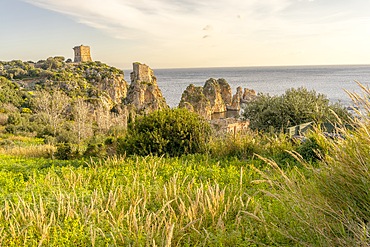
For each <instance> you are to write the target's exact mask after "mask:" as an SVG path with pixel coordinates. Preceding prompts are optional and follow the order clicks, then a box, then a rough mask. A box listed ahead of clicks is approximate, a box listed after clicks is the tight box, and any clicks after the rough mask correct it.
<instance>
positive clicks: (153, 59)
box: [0, 0, 370, 68]
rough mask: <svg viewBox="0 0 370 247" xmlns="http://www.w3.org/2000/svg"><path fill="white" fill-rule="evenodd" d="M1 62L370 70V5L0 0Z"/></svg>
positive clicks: (345, 0) (354, 0)
mask: <svg viewBox="0 0 370 247" xmlns="http://www.w3.org/2000/svg"><path fill="white" fill-rule="evenodd" d="M0 6H1V12H2V13H1V15H0V23H1V27H2V28H1V36H0V37H1V38H0V47H1V48H0V60H2V61H8V60H12V59H21V60H32V61H38V60H40V59H45V58H47V57H50V56H57V55H61V56H64V57H66V58H73V50H72V48H73V47H74V46H76V45H80V44H85V45H89V46H90V47H91V53H92V57H93V59H94V60H99V61H102V62H105V63H108V64H110V65H113V66H116V67H119V68H129V67H131V64H132V62H135V61H140V62H143V63H146V64H148V65H150V66H151V67H153V68H172V67H177V68H178V67H226V66H273V65H316V64H317V65H321V64H370V1H368V0H351V1H349V0H228V1H225V0H104V1H103V0H0Z"/></svg>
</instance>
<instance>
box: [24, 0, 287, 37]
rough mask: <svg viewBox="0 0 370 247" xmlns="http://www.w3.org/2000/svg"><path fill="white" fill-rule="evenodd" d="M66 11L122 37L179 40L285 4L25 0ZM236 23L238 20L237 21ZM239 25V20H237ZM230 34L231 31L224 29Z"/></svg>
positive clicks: (255, 0) (279, 0)
mask: <svg viewBox="0 0 370 247" xmlns="http://www.w3.org/2000/svg"><path fill="white" fill-rule="evenodd" d="M25 1H27V2H28V3H30V4H33V5H36V6H39V7H42V8H46V9H50V10H53V11H56V12H59V13H63V14H66V15H68V16H70V17H72V18H73V19H75V20H76V21H78V22H80V23H84V24H86V25H89V26H91V27H94V28H97V29H100V30H104V31H106V32H108V33H110V34H111V35H113V36H114V37H117V38H121V39H138V38H149V37H150V39H152V40H153V39H154V40H156V39H158V40H168V39H172V40H176V39H178V40H181V39H184V38H185V39H189V38H190V37H191V38H194V39H195V38H199V39H200V38H201V37H202V34H200V33H199V32H198V31H199V29H201V28H202V27H204V26H206V25H207V26H206V28H207V29H210V28H211V27H214V29H216V30H220V31H221V30H222V32H226V31H227V32H231V31H232V30H233V28H232V26H233V25H234V22H236V21H237V20H238V19H241V18H237V16H239V17H241V16H243V17H245V18H243V19H244V21H246V22H249V23H252V22H253V20H249V21H248V19H254V18H257V19H258V18H261V15H263V16H264V17H266V16H269V18H271V15H273V14H274V13H276V12H278V11H280V10H281V9H283V8H285V7H286V6H287V4H288V1H287V0H266V1H263V3H261V1H259V0H247V1H240V0H229V1H227V2H226V1H224V0H212V1H211V0H203V1H202V0H200V1H195V0H105V1H101V0H88V1H87V0H25ZM237 24H238V23H237ZM238 25H240V23H239V24H238ZM225 35H233V33H225Z"/></svg>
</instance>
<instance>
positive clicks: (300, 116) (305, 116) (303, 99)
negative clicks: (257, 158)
mask: <svg viewBox="0 0 370 247" xmlns="http://www.w3.org/2000/svg"><path fill="white" fill-rule="evenodd" d="M332 112H334V113H335V114H333V113H332ZM335 115H337V116H338V117H339V118H341V119H343V120H346V119H348V112H347V110H346V109H345V108H344V107H343V106H341V105H339V104H330V103H329V100H328V99H327V98H326V96H325V95H323V94H317V93H316V92H315V91H314V90H312V91H308V90H307V89H306V88H298V89H294V88H292V89H289V90H287V91H286V92H285V93H284V94H283V95H281V96H269V95H265V94H259V95H258V96H257V98H256V99H255V100H254V101H252V102H250V103H248V104H247V105H246V107H245V108H244V117H245V118H247V119H249V120H250V127H251V128H252V129H258V130H262V131H269V130H274V131H279V130H283V131H284V130H285V129H286V128H287V127H291V126H295V125H298V124H302V123H307V122H311V121H314V122H317V123H323V122H327V121H329V122H337V116H335Z"/></svg>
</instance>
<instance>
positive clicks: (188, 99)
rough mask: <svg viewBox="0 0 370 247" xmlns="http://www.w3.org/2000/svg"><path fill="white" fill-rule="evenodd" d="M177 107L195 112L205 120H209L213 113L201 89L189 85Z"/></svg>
mask: <svg viewBox="0 0 370 247" xmlns="http://www.w3.org/2000/svg"><path fill="white" fill-rule="evenodd" d="M179 107H180V108H187V109H188V110H189V111H192V112H196V113H198V114H199V115H200V116H202V117H204V118H205V119H211V116H212V113H213V112H212V106H211V103H210V102H209V100H208V99H207V97H206V96H205V95H204V93H203V88H202V87H196V86H194V85H193V84H190V85H189V86H188V87H187V88H186V89H185V91H184V92H183V93H182V96H181V101H180V104H179Z"/></svg>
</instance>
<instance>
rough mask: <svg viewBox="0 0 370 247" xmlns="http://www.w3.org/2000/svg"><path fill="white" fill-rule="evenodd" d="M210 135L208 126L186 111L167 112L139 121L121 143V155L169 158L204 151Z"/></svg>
mask: <svg viewBox="0 0 370 247" xmlns="http://www.w3.org/2000/svg"><path fill="white" fill-rule="evenodd" d="M210 134H211V129H210V125H209V123H208V122H207V121H206V120H204V119H203V118H201V117H200V116H199V115H198V114H196V113H193V112H189V111H188V110H187V109H185V108H180V109H164V110H160V111H155V112H153V113H150V114H148V115H146V116H140V117H138V118H137V119H136V120H135V122H133V123H131V124H130V125H129V128H128V134H127V135H126V137H125V138H123V139H120V141H119V148H118V152H119V153H120V154H123V153H127V154H139V155H148V154H153V155H163V154H166V155H169V156H181V155H183V154H192V153H201V152H204V151H205V147H206V144H207V142H208V139H209V137H210Z"/></svg>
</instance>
